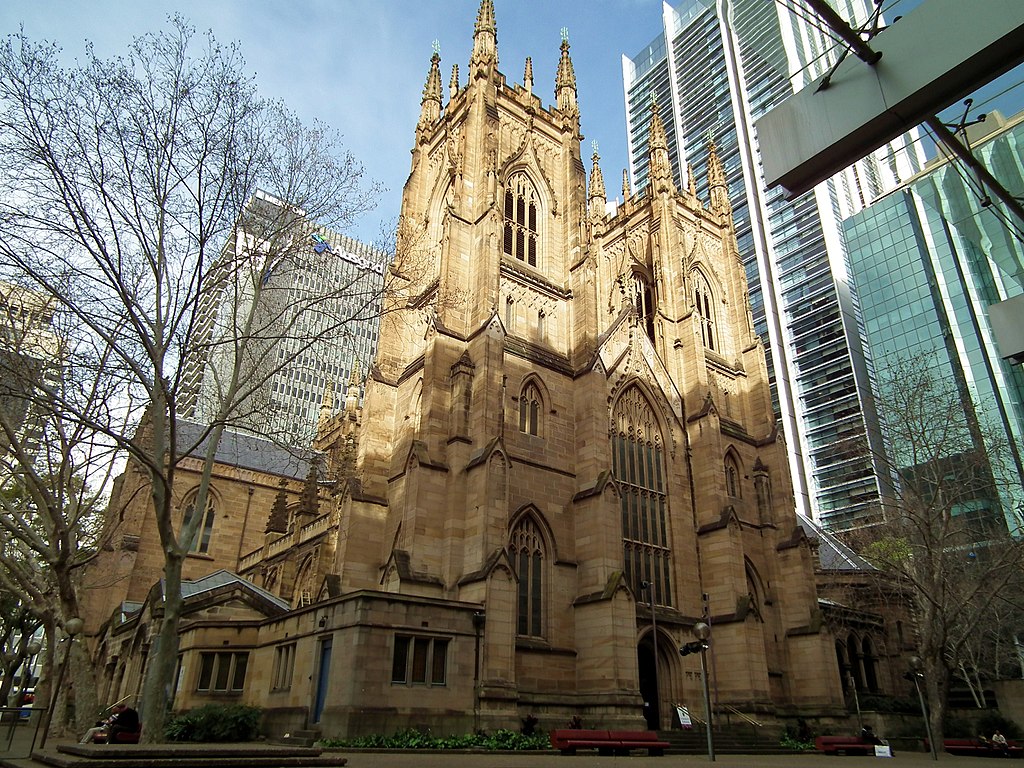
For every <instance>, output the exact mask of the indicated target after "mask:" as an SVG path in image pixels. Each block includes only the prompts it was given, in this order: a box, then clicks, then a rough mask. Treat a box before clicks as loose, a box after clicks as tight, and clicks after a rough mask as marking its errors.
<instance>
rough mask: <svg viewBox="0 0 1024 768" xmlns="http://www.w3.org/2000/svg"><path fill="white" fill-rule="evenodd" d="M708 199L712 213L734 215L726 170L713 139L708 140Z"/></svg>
mask: <svg viewBox="0 0 1024 768" xmlns="http://www.w3.org/2000/svg"><path fill="white" fill-rule="evenodd" d="M708 197H709V198H710V202H711V210H712V211H714V212H715V213H721V214H723V215H729V214H731V213H732V205H730V204H729V185H728V184H727V183H726V180H725V169H724V168H723V167H722V161H721V160H720V159H719V158H718V148H717V147H716V146H715V142H714V140H713V139H709V140H708Z"/></svg>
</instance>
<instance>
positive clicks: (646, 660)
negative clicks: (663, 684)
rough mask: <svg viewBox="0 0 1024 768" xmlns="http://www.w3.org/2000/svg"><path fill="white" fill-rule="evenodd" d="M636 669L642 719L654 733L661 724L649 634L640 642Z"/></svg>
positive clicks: (652, 645) (655, 670)
mask: <svg viewBox="0 0 1024 768" xmlns="http://www.w3.org/2000/svg"><path fill="white" fill-rule="evenodd" d="M636 658H637V667H638V669H639V672H640V695H641V696H642V697H643V699H644V717H645V718H646V720H647V727H648V728H649V729H650V730H652V731H656V730H658V728H659V727H660V724H661V712H660V711H659V707H658V673H657V667H656V665H655V662H654V644H653V643H652V642H651V636H650V634H648V635H646V636H645V637H644V639H643V640H641V641H640V645H639V646H637V651H636Z"/></svg>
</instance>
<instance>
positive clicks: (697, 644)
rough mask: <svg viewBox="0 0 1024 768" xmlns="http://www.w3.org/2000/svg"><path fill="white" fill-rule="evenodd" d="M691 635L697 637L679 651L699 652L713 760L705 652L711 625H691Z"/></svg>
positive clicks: (709, 744)
mask: <svg viewBox="0 0 1024 768" xmlns="http://www.w3.org/2000/svg"><path fill="white" fill-rule="evenodd" d="M693 636H694V637H695V638H697V639H696V640H695V641H694V642H692V643H685V644H684V645H683V646H682V647H681V648H680V649H679V653H680V655H682V656H686V655H688V654H691V653H700V676H701V680H702V681H703V682H704V724H705V726H706V727H707V733H708V760H710V761H711V762H714V761H715V742H714V739H713V738H712V736H711V688H710V687H709V685H708V660H707V652H708V648H709V647H710V645H711V642H710V639H709V638H710V637H711V627H709V626H708V625H707V624H705V623H704V622H703V621H698V622H697V623H696V624H694V625H693Z"/></svg>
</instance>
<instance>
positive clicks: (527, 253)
mask: <svg viewBox="0 0 1024 768" xmlns="http://www.w3.org/2000/svg"><path fill="white" fill-rule="evenodd" d="M538 208H539V203H538V199H537V193H536V190H534V188H533V184H531V183H530V180H529V178H527V176H526V174H523V173H517V174H514V175H513V176H510V177H509V178H508V181H507V182H506V184H505V233H504V239H503V246H502V247H503V250H504V252H505V255H506V256H514V257H515V258H517V259H519V261H524V262H526V263H527V264H529V265H530V266H531V267H536V266H537V239H538V231H537V221H538V218H539V217H538Z"/></svg>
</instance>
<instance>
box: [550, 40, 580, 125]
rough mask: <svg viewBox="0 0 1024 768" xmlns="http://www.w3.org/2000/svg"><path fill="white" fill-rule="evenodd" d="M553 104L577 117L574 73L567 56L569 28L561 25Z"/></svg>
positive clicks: (567, 113) (564, 112)
mask: <svg viewBox="0 0 1024 768" xmlns="http://www.w3.org/2000/svg"><path fill="white" fill-rule="evenodd" d="M555 104H556V105H557V106H558V109H559V110H560V111H561V112H562V113H563V114H566V115H571V116H573V117H579V114H580V112H579V107H578V106H577V104H576V73H575V72H574V71H573V68H572V59H570V58H569V30H568V29H567V28H566V27H562V58H560V59H559V60H558V74H556V75H555Z"/></svg>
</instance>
